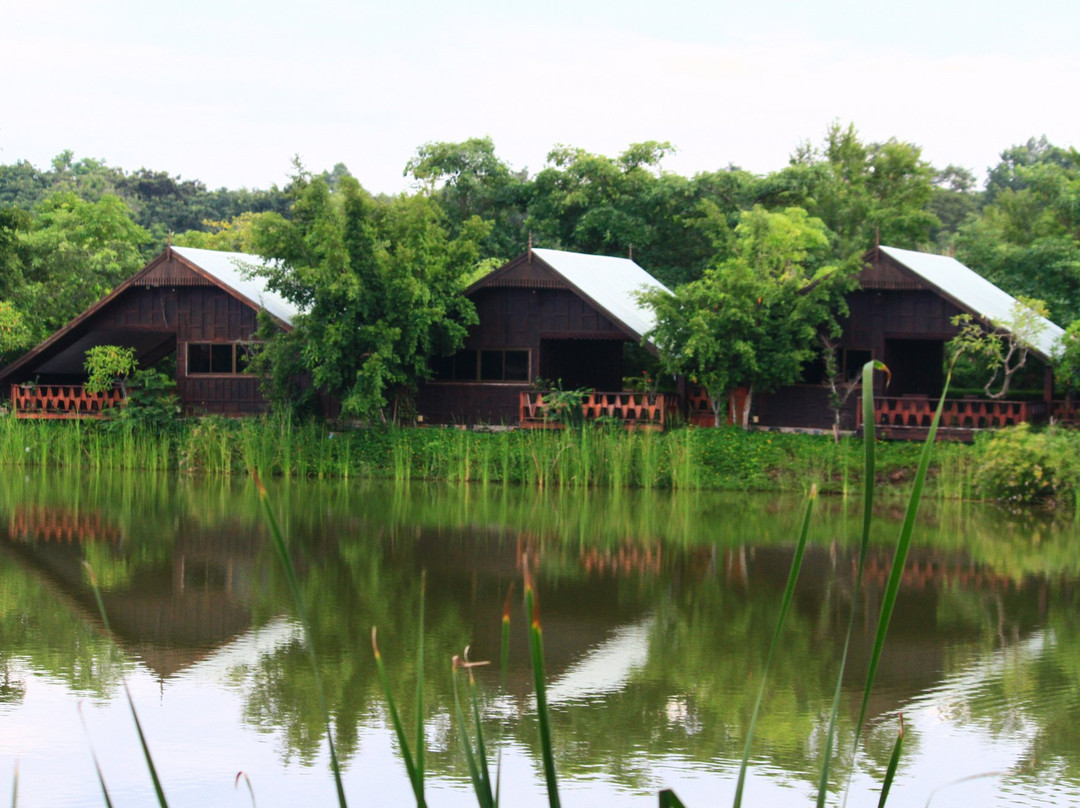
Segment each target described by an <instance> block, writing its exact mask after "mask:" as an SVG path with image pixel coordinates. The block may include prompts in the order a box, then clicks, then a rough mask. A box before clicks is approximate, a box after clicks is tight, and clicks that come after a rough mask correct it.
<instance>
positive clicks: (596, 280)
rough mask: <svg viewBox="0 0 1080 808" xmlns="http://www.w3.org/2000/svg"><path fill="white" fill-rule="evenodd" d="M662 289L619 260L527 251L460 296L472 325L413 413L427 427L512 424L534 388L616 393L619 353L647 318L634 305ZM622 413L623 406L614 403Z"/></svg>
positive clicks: (639, 306) (646, 327)
mask: <svg viewBox="0 0 1080 808" xmlns="http://www.w3.org/2000/svg"><path fill="white" fill-rule="evenodd" d="M645 288H653V289H655V288H663V287H661V285H660V283H659V282H658V281H656V280H655V279H654V278H653V277H652V276H651V275H649V274H648V273H647V272H645V270H643V269H642V268H641V267H639V266H638V265H637V264H635V263H634V262H633V261H631V260H629V259H626V258H610V257H607V256H596V255H582V254H580V253H570V252H562V251H559V250H529V252H527V253H525V254H523V255H521V256H519V257H518V258H516V259H514V260H513V261H511V262H509V263H508V264H505V265H504V266H502V267H501V268H499V269H497V270H495V271H494V272H492V273H491V274H489V275H487V276H485V277H483V278H481V279H480V280H479V281H477V282H476V283H474V284H473V285H472V286H470V287H469V288H468V290H466V294H467V295H468V296H469V298H471V299H472V301H473V302H474V303H475V304H476V311H477V314H478V315H479V320H480V322H479V324H478V325H476V326H475V327H473V328H472V329H471V330H470V332H469V335H468V338H467V339H466V341H465V346H464V348H463V349H462V350H461V351H459V352H458V353H457V354H455V355H454V356H452V357H448V358H446V359H445V360H442V361H440V362H439V363H438V364H437V366H436V367H435V368H434V370H435V379H434V380H433V381H432V382H430V383H429V384H426V385H424V387H423V388H422V389H421V391H420V396H419V400H418V410H419V411H420V412H421V413H422V414H423V416H424V418H425V420H427V421H430V422H434V423H477V422H480V423H495V424H497V423H506V424H510V423H517V422H518V421H519V419H520V418H521V413H522V412H523V407H524V406H525V404H524V403H523V401H524V400H525V399H523V395H524V394H525V393H527V392H528V390H529V389H530V385H534V384H535V383H536V382H537V380H539V379H544V380H548V381H550V382H558V383H561V386H562V388H563V389H566V390H571V389H576V388H589V389H592V390H596V391H605V390H610V391H619V390H622V377H623V346H624V345H625V344H626V343H627V342H641V339H642V336H643V335H644V334H645V332H646V331H648V330H649V329H650V328H652V326H653V323H654V319H653V314H652V312H651V311H650V310H649V309H648V308H647V307H646V306H644V305H642V304H641V303H639V302H638V301H637V299H636V296H635V295H636V292H638V291H639V290H641V289H645ZM611 406H612V407H615V406H620V407H621V409H620V413H619V414H620V416H624V415H625V413H624V412H623V411H622V410H623V409H625V408H626V406H627V405H626V402H621V403H618V402H615V401H612V405H611Z"/></svg>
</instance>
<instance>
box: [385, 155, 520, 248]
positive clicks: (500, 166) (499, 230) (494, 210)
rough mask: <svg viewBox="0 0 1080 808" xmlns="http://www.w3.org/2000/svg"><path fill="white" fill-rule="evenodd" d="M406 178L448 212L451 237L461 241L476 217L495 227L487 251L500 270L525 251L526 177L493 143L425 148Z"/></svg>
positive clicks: (416, 156) (487, 239)
mask: <svg viewBox="0 0 1080 808" xmlns="http://www.w3.org/2000/svg"><path fill="white" fill-rule="evenodd" d="M405 174H406V175H411V176H412V177H413V179H415V180H416V181H417V183H419V184H420V186H421V187H422V188H423V189H424V192H425V193H426V194H428V195H430V196H431V197H432V199H434V200H435V201H436V202H437V203H438V204H439V206H440V207H442V209H443V212H444V213H445V214H446V222H447V228H448V230H449V232H450V235H451V236H457V235H459V234H460V232H461V230H462V228H463V227H464V226H465V223H466V222H468V221H469V220H470V219H471V218H472V217H474V216H479V217H480V218H481V219H483V220H485V221H488V222H491V232H490V234H489V235H488V237H487V238H486V239H485V240H484V245H483V251H484V254H485V255H486V256H487V257H488V258H490V259H492V263H493V264H494V265H495V266H498V265H500V264H502V263H504V262H505V261H507V260H509V259H510V258H513V257H514V256H515V255H517V254H518V253H519V252H521V251H522V249H523V248H524V246H525V243H526V235H525V231H524V220H525V194H524V191H525V188H526V173H525V172H524V171H514V170H512V169H511V168H510V166H509V165H508V164H507V163H505V162H504V161H503V160H500V159H499V158H498V157H497V156H496V155H495V143H494V142H493V141H492V139H491V138H490V137H482V138H469V139H468V140H466V141H463V142H461V143H448V142H439V143H425V144H424V145H423V146H421V147H420V148H419V149H417V150H416V154H415V155H414V156H413V157H412V159H410V160H409V162H408V163H407V164H406V166H405Z"/></svg>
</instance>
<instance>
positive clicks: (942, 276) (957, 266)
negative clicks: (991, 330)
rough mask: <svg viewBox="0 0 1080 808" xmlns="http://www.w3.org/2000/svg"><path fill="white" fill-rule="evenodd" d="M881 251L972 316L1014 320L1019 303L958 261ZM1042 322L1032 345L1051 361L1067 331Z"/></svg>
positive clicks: (885, 248)
mask: <svg viewBox="0 0 1080 808" xmlns="http://www.w3.org/2000/svg"><path fill="white" fill-rule="evenodd" d="M881 251H882V252H883V253H885V254H886V255H887V256H889V257H890V258H892V259H893V260H895V261H898V262H899V263H901V264H903V265H904V266H905V267H907V268H908V269H910V270H911V271H912V272H914V273H915V274H916V275H918V276H919V277H920V278H922V279H923V280H925V281H926V282H927V283H929V284H930V285H931V286H933V287H935V288H937V289H939V290H940V291H942V292H944V293H945V295H946V296H948V297H950V298H952V299H953V300H954V301H955V302H956V303H958V304H959V305H960V306H961V307H963V308H966V309H967V310H968V311H970V312H971V313H972V314H975V315H978V316H980V317H982V318H984V319H987V320H992V321H994V322H996V323H998V324H1000V323H1003V322H1006V321H1008V320H1009V319H1011V318H1012V315H1013V307H1014V306H1015V305H1016V304H1017V302H1018V301H1017V299H1016V298H1015V297H1013V296H1012V295H1010V294H1009V293H1008V292H1005V291H1003V290H1002V289H999V288H998V287H996V286H995V285H994V284H992V283H991V282H990V281H988V280H987V279H986V278H984V277H983V276H982V275H980V274H979V273H977V272H975V271H974V270H972V269H969V268H968V267H966V266H964V265H963V264H961V263H960V262H959V261H957V260H956V259H955V258H950V257H949V256H947V255H932V254H930V253H923V252H915V251H914V250H901V249H899V248H897V247H882V248H881ZM1039 319H1040V320H1042V322H1043V325H1044V326H1045V327H1044V328H1043V330H1042V331H1041V332H1040V333H1039V334H1038V336H1036V337H1035V339H1034V340H1033V344H1034V346H1035V349H1036V350H1037V351H1038V352H1039V353H1040V354H1042V355H1043V358H1045V359H1048V358H1050V357H1051V356H1052V355H1053V353H1054V349H1055V348H1056V347H1057V344H1058V342H1059V341H1060V340H1061V337H1062V336H1063V335H1064V333H1065V331H1064V329H1062V328H1061V327H1060V326H1057V325H1055V324H1054V323H1052V322H1050V321H1049V320H1047V319H1046V318H1045V317H1040V318H1039Z"/></svg>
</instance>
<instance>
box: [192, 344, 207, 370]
mask: <svg viewBox="0 0 1080 808" xmlns="http://www.w3.org/2000/svg"><path fill="white" fill-rule="evenodd" d="M187 347H188V350H187V372H188V373H209V372H210V346H209V345H205V344H199V343H194V344H192V343H188V346H187Z"/></svg>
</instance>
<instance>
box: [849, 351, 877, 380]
mask: <svg viewBox="0 0 1080 808" xmlns="http://www.w3.org/2000/svg"><path fill="white" fill-rule="evenodd" d="M873 358H874V355H873V353H872V352H871V351H864V350H860V349H858V348H845V349H844V368H843V371H844V380H845V381H851V380H852V379H855V378H858V377H859V374H860V373H862V369H863V365H865V364H866V363H867V362H869V361H870V360H871V359H873Z"/></svg>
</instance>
